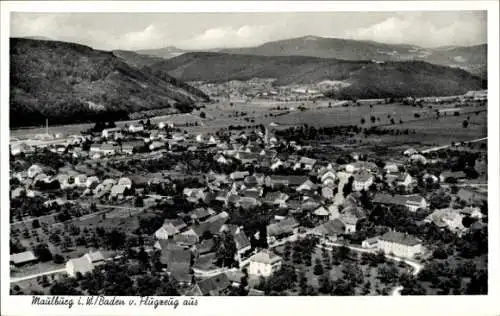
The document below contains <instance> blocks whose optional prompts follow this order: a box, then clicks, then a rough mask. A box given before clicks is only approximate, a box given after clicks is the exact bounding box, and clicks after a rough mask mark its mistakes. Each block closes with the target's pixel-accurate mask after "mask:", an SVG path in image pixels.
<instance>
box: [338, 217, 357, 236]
mask: <svg viewBox="0 0 500 316" xmlns="http://www.w3.org/2000/svg"><path fill="white" fill-rule="evenodd" d="M338 220H339V221H341V222H342V224H344V226H345V232H346V233H347V234H352V233H355V232H356V224H357V223H358V218H357V217H356V216H354V215H352V214H350V213H342V214H340V216H339V218H338Z"/></svg>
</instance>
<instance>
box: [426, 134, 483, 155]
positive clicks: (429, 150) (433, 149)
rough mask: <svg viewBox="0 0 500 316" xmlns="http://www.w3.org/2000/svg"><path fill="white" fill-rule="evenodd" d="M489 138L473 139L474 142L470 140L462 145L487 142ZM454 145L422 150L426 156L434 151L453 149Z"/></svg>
mask: <svg viewBox="0 0 500 316" xmlns="http://www.w3.org/2000/svg"><path fill="white" fill-rule="evenodd" d="M487 139H488V137H483V138H477V139H473V140H469V141H465V142H460V143H461V144H469V143H477V142H481V141H483V140H487ZM452 146H453V145H452V144H449V145H444V146H438V147H432V148H428V149H425V150H422V151H421V152H422V153H423V154H426V153H430V152H433V151H438V150H441V149H446V148H449V147H452Z"/></svg>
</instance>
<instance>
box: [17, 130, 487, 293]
mask: <svg viewBox="0 0 500 316" xmlns="http://www.w3.org/2000/svg"><path fill="white" fill-rule="evenodd" d="M303 129H304V127H290V128H288V129H281V130H278V129H276V128H275V127H273V125H272V124H270V125H269V126H264V125H263V124H261V125H254V126H253V127H252V126H249V127H247V128H245V129H243V130H229V129H223V128H222V129H220V130H218V131H216V132H213V133H212V132H208V133H189V132H188V131H186V130H183V129H182V126H176V124H175V123H173V122H170V121H162V122H159V123H154V124H152V123H151V122H150V121H149V120H143V121H139V122H137V123H131V124H128V125H125V126H121V127H116V125H115V124H114V122H100V123H97V124H95V126H94V127H93V128H91V129H89V130H85V131H82V133H81V134H80V135H67V136H62V135H55V136H54V135H47V138H48V139H50V141H47V142H45V145H43V146H40V145H38V146H33V145H29V144H26V143H23V142H16V144H15V145H12V146H11V153H10V154H11V168H10V169H11V170H10V184H11V210H10V215H11V216H10V218H11V224H10V227H11V240H10V245H11V258H10V263H11V267H12V269H11V293H13V294H36V293H49V294H76V293H87V294H91V295H94V294H103V295H106V293H112V294H113V295H117V291H118V292H119V293H122V295H136V294H137V293H140V294H139V295H155V294H156V295H189V296H194V295H399V294H432V293H440V294H442V293H445V294H446V293H448V294H462V293H474V291H475V290H477V289H476V288H477V287H478V286H479V285H478V284H480V282H481V280H482V279H480V278H481V277H484V276H481V271H482V269H484V267H485V266H484V265H485V262H483V259H482V258H483V257H484V256H485V251H486V250H484V248H482V246H484V245H485V243H486V244H487V240H486V236H487V186H486V185H485V184H484V183H486V181H483V182H484V183H480V182H481V181H477V179H484V180H486V173H487V171H486V169H487V168H485V165H486V159H487V158H486V152H485V151H484V148H485V147H484V146H482V147H479V148H477V149H474V148H475V147H472V149H471V148H469V147H471V146H469V147H467V146H465V144H461V145H460V144H454V145H453V146H451V145H450V146H443V147H439V148H436V150H425V151H424V150H421V149H419V148H411V147H407V148H405V149H404V150H400V151H394V152H391V153H390V154H388V156H390V157H391V159H387V160H384V159H380V158H379V157H378V156H376V155H375V154H370V153H369V152H363V153H360V152H357V151H355V150H342V149H340V148H339V149H338V156H337V158H336V159H325V158H324V156H322V155H320V154H319V153H318V152H316V151H315V148H311V146H308V145H304V144H301V142H300V141H296V140H292V138H293V135H294V133H297V132H298V133H303V132H304V130H303ZM54 140H56V141H54ZM483 145H484V143H483ZM481 166H482V167H481ZM474 179H475V180H474ZM471 181H473V182H471ZM471 183H473V184H471ZM479 245H481V246H479ZM448 261H449V262H453V268H452V271H451V272H450V271H447V272H446V273H443V274H442V275H440V276H439V277H438V278H434V279H436V280H437V281H435V280H434V279H433V278H432V275H436V273H437V274H439V273H440V272H437V271H441V270H442V269H443V265H445V264H446V263H448ZM459 276H462V278H461V277H459ZM441 277H442V278H441ZM120 278H122V279H123V280H122V279H120ZM457 278H460V279H459V280H457ZM116 280H121V281H120V282H124V284H129V285H130V286H129V287H128V288H124V289H121V290H118V289H116V284H115V283H116V282H117V281H116ZM450 283H453V286H450ZM113 284H115V285H113ZM474 287H476V288H474Z"/></svg>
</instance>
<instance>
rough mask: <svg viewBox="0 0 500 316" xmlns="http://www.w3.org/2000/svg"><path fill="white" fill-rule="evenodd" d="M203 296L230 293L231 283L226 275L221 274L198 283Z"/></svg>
mask: <svg viewBox="0 0 500 316" xmlns="http://www.w3.org/2000/svg"><path fill="white" fill-rule="evenodd" d="M197 285H198V287H199V289H200V292H201V293H202V294H203V296H221V295H225V294H228V293H229V288H230V287H231V281H230V280H229V278H228V277H227V275H226V274H225V273H220V274H217V275H214V276H211V277H209V278H206V279H204V280H201V281H199V282H198V283H197Z"/></svg>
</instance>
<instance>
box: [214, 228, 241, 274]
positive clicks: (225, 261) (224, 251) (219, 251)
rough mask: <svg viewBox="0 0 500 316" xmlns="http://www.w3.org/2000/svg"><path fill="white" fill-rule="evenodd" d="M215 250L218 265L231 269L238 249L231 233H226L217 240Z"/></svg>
mask: <svg viewBox="0 0 500 316" xmlns="http://www.w3.org/2000/svg"><path fill="white" fill-rule="evenodd" d="M215 249H216V251H215V260H216V263H217V265H220V266H223V267H229V266H231V265H232V264H233V263H234V257H235V255H236V251H237V249H236V243H235V241H234V238H233V236H231V235H230V234H229V233H227V232H224V233H223V234H222V235H221V236H220V237H219V238H217V239H216V246H215Z"/></svg>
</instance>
